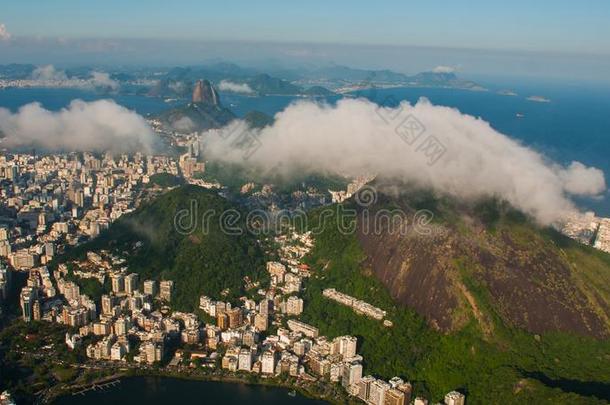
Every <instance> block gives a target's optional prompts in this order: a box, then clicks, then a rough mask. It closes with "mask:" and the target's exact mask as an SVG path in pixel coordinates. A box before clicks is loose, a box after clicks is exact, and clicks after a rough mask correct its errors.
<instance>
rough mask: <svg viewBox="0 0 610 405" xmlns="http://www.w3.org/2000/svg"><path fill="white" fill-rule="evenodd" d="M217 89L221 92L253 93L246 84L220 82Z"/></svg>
mask: <svg viewBox="0 0 610 405" xmlns="http://www.w3.org/2000/svg"><path fill="white" fill-rule="evenodd" d="M218 89H219V90H221V91H230V92H232V93H244V94H252V93H254V90H252V88H251V87H250V86H249V85H248V83H234V82H231V81H228V80H222V81H221V82H220V83H218Z"/></svg>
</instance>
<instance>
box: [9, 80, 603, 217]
mask: <svg viewBox="0 0 610 405" xmlns="http://www.w3.org/2000/svg"><path fill="white" fill-rule="evenodd" d="M483 84H484V85H486V87H488V88H489V89H490V91H486V92H474V91H466V90H455V89H441V88H393V89H383V90H378V91H376V92H373V93H372V92H370V91H362V92H356V93H354V94H353V95H355V96H361V97H368V98H372V99H373V101H375V102H378V103H382V104H386V105H393V104H396V103H398V102H400V101H402V100H408V101H409V102H410V103H415V102H417V100H418V99H419V98H420V97H426V98H428V99H429V100H430V101H431V102H432V103H434V104H439V105H445V106H449V107H454V108H457V109H459V110H460V111H461V112H462V113H465V114H470V115H473V116H476V117H481V118H482V119H484V120H486V121H488V122H489V123H490V124H491V125H492V126H493V127H494V128H495V129H497V130H498V131H499V132H501V133H504V134H506V135H508V136H510V137H512V138H514V139H517V140H519V141H520V142H522V143H523V144H524V145H527V146H529V147H532V148H534V149H536V150H538V151H539V152H541V153H543V154H544V155H545V156H547V157H548V158H549V159H552V160H554V161H556V162H559V163H562V164H569V163H570V162H572V161H574V160H577V161H580V162H582V163H584V164H585V165H588V166H595V167H598V168H600V169H601V170H603V171H604V173H605V175H606V179H607V180H610V159H609V157H610V87H609V86H608V85H596V84H591V83H578V84H573V83H572V84H566V83H562V82H542V83H541V82H527V81H522V80H514V81H507V82H504V83H498V82H494V83H492V84H489V83H483ZM501 89H510V90H512V91H514V92H515V93H517V95H516V96H507V95H501V94H498V91H499V90H501ZM529 96H542V97H544V98H547V99H549V100H550V102H548V103H542V102H535V101H530V100H527V97H529ZM75 98H80V99H83V100H86V101H91V100H95V99H99V98H112V99H114V100H115V101H116V102H117V103H119V104H121V105H124V106H125V107H127V108H130V109H133V110H135V111H137V112H138V113H140V114H142V115H148V114H155V113H158V112H160V111H163V110H164V109H166V108H169V107H170V106H172V105H175V104H176V102H173V103H166V102H165V101H163V100H161V99H157V98H150V97H144V96H135V95H116V96H107V95H100V94H96V93H95V92H91V91H84V90H74V89H5V90H0V107H5V108H8V109H10V110H12V111H15V110H17V109H18V108H19V107H20V106H22V105H24V104H27V103H30V102H34V101H37V102H40V103H41V104H42V105H43V106H44V107H45V108H48V109H51V110H57V109H60V108H62V107H65V106H66V105H68V104H69V103H70V101H71V100H73V99H75ZM221 98H222V101H223V104H224V105H225V106H226V107H228V108H230V109H231V110H233V111H234V112H235V113H236V114H237V115H238V116H243V115H244V114H246V113H247V112H249V111H252V110H258V111H262V112H264V113H267V114H270V115H274V114H275V113H277V112H279V111H281V110H283V109H284V108H285V107H286V106H288V105H289V104H290V103H292V102H294V101H296V100H298V98H296V97H290V96H265V97H250V96H241V95H235V94H221ZM337 99H338V97H331V98H328V99H326V101H328V102H330V103H332V102H334V101H336V100H337ZM518 115H519V116H518ZM577 202H578V204H579V205H580V206H582V207H584V208H587V209H592V210H594V211H595V212H596V213H598V214H599V215H604V216H610V193H608V192H606V194H605V196H604V198H602V199H591V198H582V199H579V200H578V201H577Z"/></svg>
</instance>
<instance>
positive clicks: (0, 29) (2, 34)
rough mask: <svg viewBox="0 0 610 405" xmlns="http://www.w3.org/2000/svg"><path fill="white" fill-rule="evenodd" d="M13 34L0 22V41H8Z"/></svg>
mask: <svg viewBox="0 0 610 405" xmlns="http://www.w3.org/2000/svg"><path fill="white" fill-rule="evenodd" d="M12 37H13V36H12V35H11V33H10V32H8V30H7V29H6V25H4V24H0V41H10V40H11V38H12Z"/></svg>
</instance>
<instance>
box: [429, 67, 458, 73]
mask: <svg viewBox="0 0 610 405" xmlns="http://www.w3.org/2000/svg"><path fill="white" fill-rule="evenodd" d="M432 71H433V72H434V73H455V68H454V67H453V66H443V65H439V66H437V67H435V68H434V69H432Z"/></svg>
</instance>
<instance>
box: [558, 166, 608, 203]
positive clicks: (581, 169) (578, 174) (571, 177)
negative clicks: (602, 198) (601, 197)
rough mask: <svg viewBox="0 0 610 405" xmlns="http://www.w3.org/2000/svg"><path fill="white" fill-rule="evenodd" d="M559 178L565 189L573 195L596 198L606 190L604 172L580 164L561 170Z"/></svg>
mask: <svg viewBox="0 0 610 405" xmlns="http://www.w3.org/2000/svg"><path fill="white" fill-rule="evenodd" d="M559 176H560V177H561V179H562V180H563V187H564V189H565V190H566V191H567V192H568V193H571V194H576V195H592V196H595V195H598V194H600V193H602V192H604V191H605V190H606V182H605V179H604V172H602V171H601V170H599V169H596V168H595V167H587V166H585V165H583V164H582V163H580V162H572V163H571V164H570V165H569V166H568V167H567V168H565V169H559Z"/></svg>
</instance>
